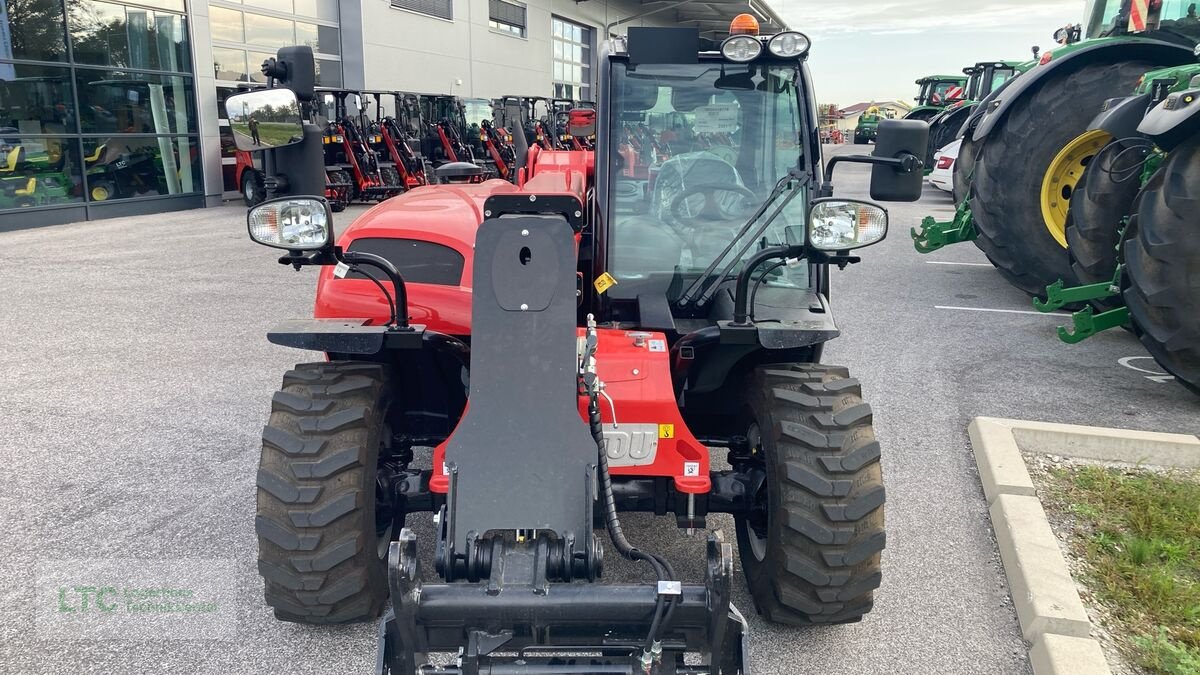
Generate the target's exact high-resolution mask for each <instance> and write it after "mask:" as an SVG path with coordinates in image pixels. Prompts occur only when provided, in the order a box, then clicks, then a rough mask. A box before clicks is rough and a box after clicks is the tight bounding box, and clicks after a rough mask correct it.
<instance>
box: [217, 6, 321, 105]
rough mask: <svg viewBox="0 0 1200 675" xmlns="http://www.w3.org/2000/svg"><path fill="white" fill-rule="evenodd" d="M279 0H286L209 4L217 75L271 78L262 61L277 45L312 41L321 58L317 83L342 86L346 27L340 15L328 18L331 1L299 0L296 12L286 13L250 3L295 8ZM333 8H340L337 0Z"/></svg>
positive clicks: (239, 79)
mask: <svg viewBox="0 0 1200 675" xmlns="http://www.w3.org/2000/svg"><path fill="white" fill-rule="evenodd" d="M280 2H282V0H253V2H250V1H249V0H247V3H246V6H245V7H244V8H243V6H242V5H235V4H233V2H231V1H230V0H214V2H213V3H212V5H211V6H210V7H209V25H210V27H211V30H212V43H213V74H214V75H216V78H217V80H220V81H222V82H266V78H265V77H264V76H263V75H262V73H261V67H262V62H263V61H264V60H266V59H268V58H270V57H273V56H275V50H276V49H278V48H279V47H281V46H286V45H308V46H309V47H312V50H313V56H314V57H315V58H316V66H317V84H319V85H322V86H327V87H339V86H341V84H342V63H341V58H340V57H341V53H342V46H341V33H340V30H339V29H338V24H337V22H336V20H334V19H336V16H334V19H330V18H329V16H330V5H329V3H327V2H325V0H296V2H295V4H294V7H295V11H296V13H295V14H289V15H288V16H286V17H285V16H272V15H267V14H260V13H258V11H257V10H256V9H255V8H254V7H251V6H250V5H260V6H263V7H264V8H266V9H267V10H268V11H278V10H280V9H286V10H288V11H291V10H292V8H293V4H292V2H291V0H287V1H286V3H285V4H280ZM285 5H286V6H285ZM333 8H334V9H336V2H334V4H333ZM334 14H336V12H335V13H334Z"/></svg>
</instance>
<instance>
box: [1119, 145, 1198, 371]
mask: <svg viewBox="0 0 1200 675" xmlns="http://www.w3.org/2000/svg"><path fill="white" fill-rule="evenodd" d="M1197 213H1200V139H1193V140H1191V141H1189V142H1188V143H1186V144H1185V145H1183V146H1181V147H1179V148H1176V149H1175V150H1173V151H1172V152H1171V154H1170V155H1169V156H1168V157H1167V160H1166V162H1165V163H1164V164H1163V166H1162V168H1161V169H1160V170H1159V172H1158V173H1157V174H1155V176H1154V178H1152V179H1151V180H1150V182H1149V183H1148V184H1147V185H1146V187H1145V189H1144V190H1143V193H1142V196H1141V198H1140V201H1139V205H1138V214H1137V215H1138V219H1137V225H1136V227H1135V228H1133V231H1132V232H1129V233H1128V241H1127V242H1126V244H1125V271H1126V282H1127V283H1126V284H1125V290H1124V297H1125V304H1126V306H1128V307H1129V314H1130V318H1131V319H1132V320H1133V327H1134V332H1135V333H1136V334H1137V336H1138V338H1139V339H1140V340H1141V341H1142V344H1143V345H1145V347H1146V349H1147V351H1149V352H1150V355H1151V356H1153V357H1154V360H1155V361H1158V364H1159V365H1160V366H1162V367H1163V368H1164V369H1165V370H1166V371H1167V372H1168V373H1171V374H1172V375H1174V376H1175V377H1176V378H1177V379H1178V380H1179V382H1180V383H1182V384H1183V386H1185V387H1187V388H1188V389H1190V390H1191V391H1192V392H1194V393H1196V394H1200V222H1197V220H1196V214H1197Z"/></svg>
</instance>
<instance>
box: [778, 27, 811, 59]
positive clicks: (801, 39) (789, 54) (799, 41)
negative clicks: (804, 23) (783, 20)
mask: <svg viewBox="0 0 1200 675" xmlns="http://www.w3.org/2000/svg"><path fill="white" fill-rule="evenodd" d="M811 44H812V43H810V42H809V41H808V36H807V35H805V34H803V33H792V32H788V33H780V34H779V35H776V36H775V37H773V38H771V41H770V42H768V43H767V49H768V50H770V52H771V53H772V54H774V55H775V56H780V57H783V58H785V59H790V58H795V57H797V56H800V55H801V54H804V53H805V52H807V51H808V48H809V46H811Z"/></svg>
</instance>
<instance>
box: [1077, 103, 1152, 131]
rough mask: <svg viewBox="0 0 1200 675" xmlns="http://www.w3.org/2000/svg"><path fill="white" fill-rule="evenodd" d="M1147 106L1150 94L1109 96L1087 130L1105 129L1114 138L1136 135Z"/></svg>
mask: <svg viewBox="0 0 1200 675" xmlns="http://www.w3.org/2000/svg"><path fill="white" fill-rule="evenodd" d="M1149 106H1150V94H1142V95H1141V96H1124V97H1119V98H1110V99H1108V100H1107V101H1105V102H1104V107H1103V108H1102V109H1101V110H1100V114H1098V115H1096V117H1095V119H1093V120H1092V123H1091V124H1089V125H1088V130H1089V131H1092V130H1096V129H1099V130H1100V131H1106V132H1108V133H1110V134H1112V135H1113V137H1114V138H1129V137H1130V136H1136V135H1137V133H1138V130H1137V128H1138V125H1139V124H1141V122H1142V118H1143V117H1145V116H1146V108H1148V107H1149Z"/></svg>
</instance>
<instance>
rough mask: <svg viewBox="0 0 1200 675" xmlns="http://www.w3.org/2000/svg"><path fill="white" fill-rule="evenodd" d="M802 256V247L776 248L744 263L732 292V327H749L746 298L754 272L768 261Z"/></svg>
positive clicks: (760, 252) (759, 253)
mask: <svg viewBox="0 0 1200 675" xmlns="http://www.w3.org/2000/svg"><path fill="white" fill-rule="evenodd" d="M802 255H804V247H803V246H776V247H774V248H768V249H764V250H762V251H759V252H758V254H757V255H755V256H754V257H753V258H751V259H750V260H748V261H746V266H745V267H743V268H742V273H741V274H739V275H738V278H737V286H736V287H735V288H734V292H733V324H732V325H734V326H748V325H750V308H749V307H747V304H748V299H747V298H748V296H749V294H750V279H751V278H752V277H753V276H754V272H755V271H756V270H757V269H758V268H759V267H761V266H762V264H763V263H765V262H767V261H768V260H775V259H777V258H783V259H787V258H799V257H800V256H802Z"/></svg>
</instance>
